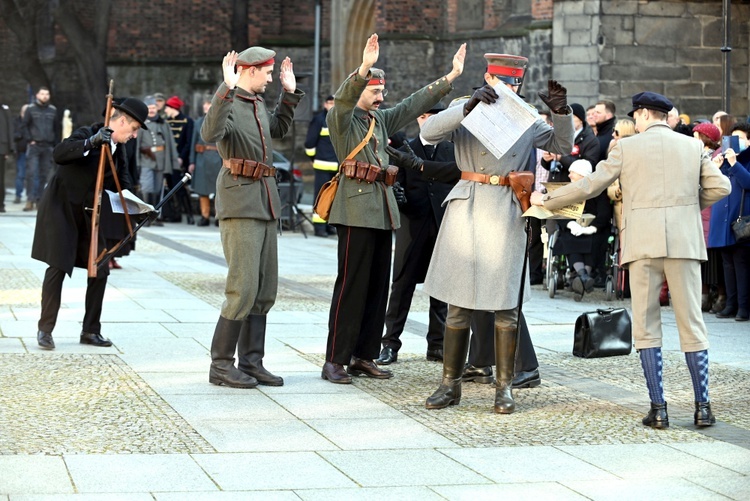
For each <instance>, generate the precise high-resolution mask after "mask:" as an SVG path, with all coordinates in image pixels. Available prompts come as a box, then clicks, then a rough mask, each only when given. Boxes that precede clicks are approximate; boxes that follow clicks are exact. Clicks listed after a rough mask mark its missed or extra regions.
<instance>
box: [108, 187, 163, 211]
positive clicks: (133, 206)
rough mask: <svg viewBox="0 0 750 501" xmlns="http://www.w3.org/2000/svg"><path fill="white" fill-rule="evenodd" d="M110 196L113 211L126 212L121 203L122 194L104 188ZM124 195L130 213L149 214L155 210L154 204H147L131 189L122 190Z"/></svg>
mask: <svg viewBox="0 0 750 501" xmlns="http://www.w3.org/2000/svg"><path fill="white" fill-rule="evenodd" d="M104 191H105V192H106V193H107V196H109V204H110V205H111V206H112V212H114V213H115V214H125V210H124V209H123V207H122V204H121V203H120V195H118V194H117V193H115V192H113V191H109V190H104ZM122 196H123V197H124V198H125V204H126V205H127V206H128V214H148V213H149V212H153V211H154V210H155V209H154V206H153V205H151V204H147V203H146V202H144V201H143V200H141V199H140V198H138V197H137V196H135V195H134V194H133V193H131V191H130V190H122Z"/></svg>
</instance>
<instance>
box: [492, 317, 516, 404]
mask: <svg viewBox="0 0 750 501" xmlns="http://www.w3.org/2000/svg"><path fill="white" fill-rule="evenodd" d="M515 359H516V329H514V328H509V327H501V326H499V325H497V324H496V325H495V363H496V364H497V383H496V385H495V412H496V413H497V414H511V413H512V412H513V411H514V410H516V402H515V401H514V400H513V374H514V362H515Z"/></svg>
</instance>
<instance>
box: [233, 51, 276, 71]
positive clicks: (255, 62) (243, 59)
mask: <svg viewBox="0 0 750 501" xmlns="http://www.w3.org/2000/svg"><path fill="white" fill-rule="evenodd" d="M275 55H276V52H274V51H272V50H271V49H266V48H264V47H250V48H249V49H245V50H243V51H242V52H240V54H239V55H238V56H237V66H270V65H272V64H273V63H274V60H273V58H274V56H275Z"/></svg>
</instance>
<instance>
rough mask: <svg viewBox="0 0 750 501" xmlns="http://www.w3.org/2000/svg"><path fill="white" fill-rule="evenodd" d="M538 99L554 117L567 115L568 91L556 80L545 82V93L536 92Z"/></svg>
mask: <svg viewBox="0 0 750 501" xmlns="http://www.w3.org/2000/svg"><path fill="white" fill-rule="evenodd" d="M537 95H538V96H539V99H541V100H542V101H543V102H544V104H546V105H547V106H548V107H549V109H550V111H551V112H552V113H554V114H556V115H567V114H568V89H566V88H565V87H563V86H562V85H560V83H559V82H558V81H557V80H547V93H546V94H544V93H543V92H541V91H539V92H537Z"/></svg>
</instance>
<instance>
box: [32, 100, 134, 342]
mask: <svg viewBox="0 0 750 501" xmlns="http://www.w3.org/2000/svg"><path fill="white" fill-rule="evenodd" d="M147 117H148V107H147V106H146V105H145V104H144V103H143V102H142V101H139V100H138V99H133V98H126V99H123V100H118V102H116V103H113V104H112V112H111V115H110V121H109V127H108V128H105V127H104V124H102V123H98V124H94V125H91V126H87V127H81V128H80V129H78V130H76V131H75V132H73V134H72V135H71V136H70V137H69V138H67V139H65V140H64V141H63V142H61V143H60V144H58V145H57V146H56V147H55V149H54V151H53V152H52V157H53V159H54V161H55V162H56V163H57V164H59V166H60V167H59V168H58V170H57V172H56V173H55V174H54V175H53V176H52V179H51V180H50V182H49V184H48V185H47V188H46V189H45V190H44V194H43V195H42V198H41V200H40V202H39V211H38V213H37V219H36V229H35V231H34V243H33V245H32V248H31V257H33V258H34V259H38V260H39V261H43V262H45V263H47V264H48V265H49V268H47V271H46V273H45V274H44V284H43V285H42V314H41V317H40V319H39V331H38V332H37V342H38V343H39V347H40V348H42V349H43V350H52V349H54V348H55V342H54V341H53V339H52V330H53V329H54V328H55V323H56V322H57V313H58V311H59V310H60V298H61V295H62V284H63V280H64V279H65V275H66V274H68V275H71V274H72V273H73V268H74V267H78V268H87V266H88V252H89V244H90V241H91V210H90V209H91V208H92V207H93V206H94V196H95V193H94V192H95V191H96V177H97V173H98V170H99V169H98V167H99V156H100V155H101V154H102V148H110V149H111V151H112V157H113V159H114V162H115V167H116V170H117V177H118V179H119V181H120V187H121V188H122V189H127V188H130V186H131V180H130V175H129V174H128V169H127V160H126V156H125V155H126V154H125V148H124V145H125V143H127V142H128V141H129V140H131V139H133V138H135V137H136V136H137V135H138V129H139V128H142V129H146V125H145V122H146V118H147ZM104 189H107V190H110V191H117V186H116V185H115V179H114V176H113V174H112V170H111V169H110V168H109V166H108V165H107V164H105V170H104ZM99 229H100V232H99V238H98V242H99V248H98V249H97V255H99V254H101V252H102V250H103V249H104V243H105V239H104V236H103V234H102V232H101V226H100V227H99ZM108 275H109V269H108V268H107V267H106V266H103V267H101V268H100V269H99V270H98V271H97V276H96V277H94V278H91V277H89V279H88V286H87V287H86V313H85V314H84V317H83V330H82V331H81V344H90V345H94V346H112V342H111V341H110V340H109V339H105V338H103V337H102V335H101V323H100V320H99V319H100V317H101V313H102V302H103V300H104V290H105V288H106V286H107V276H108Z"/></svg>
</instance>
